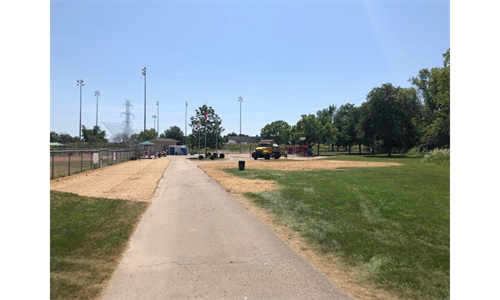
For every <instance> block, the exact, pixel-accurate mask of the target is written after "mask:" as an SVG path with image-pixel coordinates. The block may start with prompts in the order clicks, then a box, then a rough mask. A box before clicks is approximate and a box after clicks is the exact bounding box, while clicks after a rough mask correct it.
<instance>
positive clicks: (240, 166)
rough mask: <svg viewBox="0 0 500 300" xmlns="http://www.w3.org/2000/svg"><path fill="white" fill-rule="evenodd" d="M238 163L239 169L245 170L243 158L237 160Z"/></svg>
mask: <svg viewBox="0 0 500 300" xmlns="http://www.w3.org/2000/svg"><path fill="white" fill-rule="evenodd" d="M238 163H239V164H238V165H239V169H240V171H243V170H245V161H244V160H240V161H238Z"/></svg>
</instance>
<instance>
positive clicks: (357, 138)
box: [333, 103, 361, 154]
mask: <svg viewBox="0 0 500 300" xmlns="http://www.w3.org/2000/svg"><path fill="white" fill-rule="evenodd" d="M359 122H360V109H359V108H357V107H355V106H354V104H350V103H347V104H344V105H342V106H340V108H339V109H338V111H337V113H336V114H335V117H334V119H333V125H334V126H335V128H337V130H338V131H337V135H336V137H337V145H341V146H343V147H348V148H349V154H350V153H351V147H352V146H353V145H355V144H358V145H360V144H361V135H360V133H359V131H358V130H357V129H358V123H359ZM360 149H361V145H360Z"/></svg>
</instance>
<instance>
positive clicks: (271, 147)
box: [252, 140, 281, 160]
mask: <svg viewBox="0 0 500 300" xmlns="http://www.w3.org/2000/svg"><path fill="white" fill-rule="evenodd" d="M280 156H281V152H280V146H278V145H276V144H274V143H273V140H261V141H260V143H259V146H258V147H257V148H255V152H253V153H252V157H253V159H255V160H257V158H259V157H261V158H262V157H263V158H264V159H271V157H272V158H274V159H279V158H280Z"/></svg>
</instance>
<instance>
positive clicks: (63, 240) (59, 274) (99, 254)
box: [50, 191, 149, 299]
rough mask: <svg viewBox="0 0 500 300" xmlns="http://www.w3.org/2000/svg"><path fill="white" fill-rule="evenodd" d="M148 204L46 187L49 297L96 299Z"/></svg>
mask: <svg viewBox="0 0 500 300" xmlns="http://www.w3.org/2000/svg"><path fill="white" fill-rule="evenodd" d="M148 205H149V203H146V202H134V201H128V200H110V199H103V198H89V197H82V196H78V195H76V194H71V193H63V192H57V191H51V192H50V299H97V298H98V297H99V296H100V295H101V293H102V291H103V288H104V285H105V283H106V281H107V280H108V279H110V278H111V275H112V274H113V272H114V270H115V268H116V266H117V265H118V262H119V259H120V257H121V255H122V253H123V250H124V248H125V246H126V245H127V242H128V239H129V237H130V235H131V233H132V231H133V230H134V228H135V226H136V224H137V222H138V220H139V218H140V216H142V214H143V213H144V211H145V210H146V209H147V207H148Z"/></svg>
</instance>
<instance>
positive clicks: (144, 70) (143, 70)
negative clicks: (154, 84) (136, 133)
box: [142, 67, 146, 141]
mask: <svg viewBox="0 0 500 300" xmlns="http://www.w3.org/2000/svg"><path fill="white" fill-rule="evenodd" d="M142 75H144V133H143V135H142V136H143V138H142V139H143V141H146V67H142Z"/></svg>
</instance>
